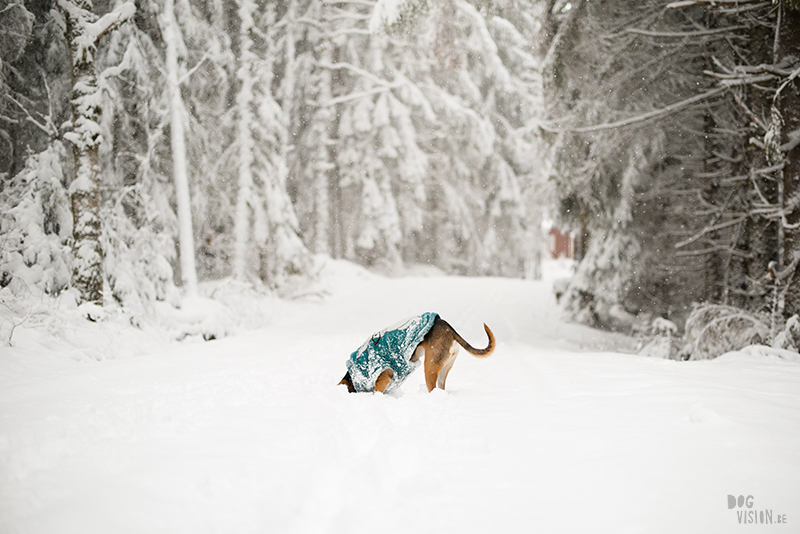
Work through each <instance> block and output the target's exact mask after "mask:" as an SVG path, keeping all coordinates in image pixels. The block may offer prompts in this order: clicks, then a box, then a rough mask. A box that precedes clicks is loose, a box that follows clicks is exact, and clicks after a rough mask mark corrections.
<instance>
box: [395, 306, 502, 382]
mask: <svg viewBox="0 0 800 534" xmlns="http://www.w3.org/2000/svg"><path fill="white" fill-rule="evenodd" d="M483 329H484V330H485V331H486V335H487V336H488V337H489V344H488V345H487V346H486V348H483V349H476V348H475V347H473V346H472V345H470V344H469V343H467V341H466V340H465V339H464V338H463V337H461V336H460V335H459V334H458V332H456V331H455V329H454V328H453V327H452V326H450V325H449V324H448V323H447V321H445V320H444V319H442V318H441V317H436V320H435V321H434V323H433V328H431V330H430V332H428V334H427V335H426V336H425V339H423V340H422V343H420V344H419V346H418V347H417V350H416V352H415V353H414V356H413V357H412V358H411V359H412V360H414V361H416V360H418V359H419V358H421V357H424V358H425V384H426V385H427V386H428V391H433V388H435V387H439V388H441V389H444V386H445V382H446V381H447V374H448V373H449V372H450V369H452V368H453V364H454V363H455V361H456V357H457V356H458V345H461V346H462V347H464V350H466V351H467V352H469V353H470V354H472V355H473V356H476V357H478V358H485V357H487V356H489V355H490V354H491V353H492V352H494V347H495V339H494V334H493V333H492V331H491V330H490V329H489V327H488V326H486V324H484V325H483Z"/></svg>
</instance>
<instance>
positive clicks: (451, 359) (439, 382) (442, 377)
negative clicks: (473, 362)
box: [436, 343, 458, 389]
mask: <svg viewBox="0 0 800 534" xmlns="http://www.w3.org/2000/svg"><path fill="white" fill-rule="evenodd" d="M457 356H458V344H457V343H453V346H452V347H450V354H449V355H448V357H447V361H446V362H444V365H442V369H441V370H440V371H439V376H438V377H437V378H436V387H438V388H440V389H444V383H445V382H446V381H447V374H448V373H449V372H450V369H452V368H453V364H454V363H456V357H457Z"/></svg>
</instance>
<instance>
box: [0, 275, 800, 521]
mask: <svg viewBox="0 0 800 534" xmlns="http://www.w3.org/2000/svg"><path fill="white" fill-rule="evenodd" d="M240 304H241V305H240V306H239V307H238V308H237V307H236V299H235V298H232V297H229V298H228V307H227V308H225V309H223V308H220V307H217V308H210V307H208V306H207V305H208V303H207V302H206V303H205V304H203V303H202V302H198V303H197V304H196V306H197V309H196V310H195V311H197V312H198V313H199V314H200V315H203V314H205V315H206V322H210V323H225V324H230V323H234V324H242V322H243V321H242V320H239V321H238V322H237V321H236V320H232V319H231V318H230V314H231V313H234V314H235V313H240V314H241V313H244V314H246V315H248V319H247V321H244V322H245V323H246V324H248V325H250V326H254V323H255V325H257V324H258V323H263V324H261V325H260V327H259V328H257V329H255V330H251V331H242V330H241V329H239V330H236V329H235V328H228V327H225V328H227V329H228V330H229V331H231V332H238V333H235V334H234V335H231V336H230V337H226V338H224V339H218V340H215V341H210V342H203V341H200V340H199V339H200V337H199V335H197V336H189V337H188V338H186V339H185V340H184V341H183V342H181V343H178V342H175V341H169V339H170V336H169V335H168V331H169V330H170V325H171V324H172V323H171V322H170V321H179V320H180V317H177V318H176V317H174V316H168V315H166V314H164V315H163V317H164V320H163V321H162V324H158V325H147V324H143V325H141V326H142V328H139V329H137V328H133V327H131V326H127V325H125V324H124V323H123V322H122V321H120V320H114V318H113V317H109V318H106V319H105V320H101V321H100V322H98V323H85V322H84V323H70V322H64V321H61V322H58V321H55V320H50V321H49V322H48V321H44V320H39V321H38V322H37V321H36V320H35V314H34V315H33V319H31V320H29V321H28V322H27V323H23V324H22V325H20V326H18V327H17V328H16V329H15V331H14V337H13V338H12V339H13V344H14V347H13V348H8V347H3V348H0V532H3V533H17V532H19V533H23V532H24V533H56V532H57V533H59V534H68V533H81V534H88V533H126V532H131V533H161V532H164V533H170V534H176V533H181V532H186V533H202V532H224V533H228V532H245V533H251V532H252V533H265V532H289V533H291V532H302V533H305V532H309V533H321V532H365V531H368V530H369V531H376V532H398V533H400V532H458V533H468V532H481V533H485V532H548V533H553V532H575V533H603V532H608V533H623V532H643V533H644V532H647V533H650V532H655V533H662V532H663V533H675V532H683V533H686V532H697V533H713V532H738V531H742V532H798V529H799V528H800V527H799V526H798V525H800V453H799V452H798V451H800V364H798V363H794V362H791V361H786V360H783V359H781V358H778V357H775V356H770V355H758V354H757V351H755V352H752V353H744V352H740V353H731V354H727V355H725V356H722V357H720V358H718V359H716V360H711V361H699V362H675V361H669V360H662V359H657V358H648V357H644V356H637V355H633V354H630V353H627V352H629V351H631V350H632V348H633V342H632V340H630V339H627V338H624V337H620V336H614V335H609V334H604V333H600V332H596V331H593V330H590V329H587V328H583V327H579V326H576V325H570V324H567V323H564V322H562V321H561V320H560V318H559V313H558V311H557V308H556V306H555V302H554V299H553V297H552V295H551V291H550V286H549V283H548V282H547V281H544V282H531V281H521V280H509V279H470V278H457V277H442V276H417V277H405V278H384V277H380V276H377V275H373V274H369V273H367V272H366V271H363V270H361V269H358V268H355V267H353V266H351V265H349V264H346V263H342V262H329V263H328V264H327V267H326V269H325V270H324V271H323V273H322V275H321V280H320V282H319V285H318V287H317V288H316V289H314V290H312V291H309V293H308V295H307V296H306V297H304V298H301V299H298V300H278V299H274V298H270V297H264V298H263V299H261V300H260V301H259V302H257V303H254V302H253V301H252V300H242V301H241V303H240ZM65 307H66V308H67V311H68V312H69V310H70V309H71V308H70V306H69V305H68V304H65ZM209 309H211V312H209V311H208V310H209ZM225 310H227V311H225ZM231 310H233V312H232V311H231ZM424 311H436V312H439V313H440V314H441V315H442V317H444V318H445V319H446V320H447V321H448V322H449V323H450V324H452V325H453V326H454V327H455V328H456V329H457V330H458V331H459V332H460V333H461V334H462V335H463V336H464V337H465V338H466V339H467V340H468V341H470V342H471V343H473V345H476V346H483V345H484V344H485V339H486V338H485V334H484V333H483V328H482V323H483V322H486V323H487V324H488V325H489V326H490V327H491V328H492V329H493V331H494V333H495V335H496V337H497V340H498V347H497V349H496V351H495V354H494V355H493V356H491V357H490V358H488V359H485V360H479V359H476V358H473V357H471V356H469V355H468V354H466V353H465V352H464V351H462V352H461V354H460V356H459V359H458V361H457V362H456V365H455V366H454V368H453V370H452V372H451V373H450V375H449V378H448V382H447V385H448V391H447V392H442V391H438V390H437V391H434V393H432V394H428V393H427V391H426V390H425V388H424V385H423V382H424V378H423V376H422V375H423V373H422V372H421V371H420V372H417V373H416V374H414V375H412V377H411V378H410V379H409V380H408V381H407V382H406V383H405V384H404V385H403V386H402V387H401V388H400V390H399V391H398V392H396V393H395V394H393V395H387V396H382V395H377V396H373V395H370V394H352V395H351V394H348V393H347V392H346V390H345V388H344V387H336V386H335V384H336V382H338V380H339V379H341V377H342V375H343V374H344V371H345V365H344V364H345V360H346V358H347V356H348V355H349V354H350V353H351V352H352V351H353V350H355V349H356V348H358V346H359V345H360V344H361V343H362V342H363V340H364V339H366V337H368V336H369V335H370V334H371V333H372V332H373V331H377V330H380V329H382V328H384V327H386V326H388V325H391V324H393V323H395V322H397V320H398V319H401V318H403V317H407V316H410V315H414V314H417V313H421V312H424ZM76 313H77V312H76ZM183 313H184V314H186V315H191V313H192V310H186V309H185V310H183ZM209 313H210V314H211V315H210V317H211V320H209V319H208V317H209ZM184 318H185V317H184ZM101 319H102V318H101ZM248 321H249V322H248ZM211 326H213V324H212V325H211ZM728 495H733V496H734V497H738V496H739V495H743V496H744V497H747V496H752V499H750V500H749V502H750V503H751V504H752V506H753V507H752V508H747V505H746V504H745V505H744V507H743V508H738V507H735V508H734V509H729V508H728ZM743 511H747V512H750V511H756V512H762V511H764V512H767V511H768V512H769V514H771V516H772V521H773V524H771V525H760V524H747V525H741V524H739V520H738V516H737V513H739V512H743ZM784 516H785V519H786V520H787V521H788V524H777V521H778V520H779V519H781V520H782V519H783V517H784ZM754 517H756V518H757V519H758V518H759V517H760V514H759V513H756V514H755V515H754ZM765 517H768V515H765Z"/></svg>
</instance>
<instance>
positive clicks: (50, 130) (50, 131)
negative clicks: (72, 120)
mask: <svg viewBox="0 0 800 534" xmlns="http://www.w3.org/2000/svg"><path fill="white" fill-rule="evenodd" d="M48 93H49V90H48ZM5 97H6V98H7V99H8V100H10V101H11V102H12V103H14V104H16V105H17V107H18V108H19V109H20V110H21V111H22V112H23V113H24V114H25V117H26V119H27V121H28V122H30V123H31V124H33V125H34V126H36V127H37V128H39V129H40V130H41V131H42V132H44V133H45V134H46V135H47V136H48V137H58V128H57V127H56V125H55V124H54V123H53V114H52V106H51V113H50V114H49V115H47V116H46V117H45V116H44V115H42V114H41V113H39V112H36V114H37V115H39V116H40V117H41V118H42V119H43V120H44V122H39V121H38V120H36V119H35V118H33V116H32V115H31V114H30V112H29V111H28V109H27V108H26V107H25V106H23V105H22V104H21V103H20V102H19V101H18V100H17V99H15V98H14V97H13V96H11V95H8V94H7V95H5ZM8 120H9V122H11V119H8ZM14 122H15V123H18V122H19V121H14Z"/></svg>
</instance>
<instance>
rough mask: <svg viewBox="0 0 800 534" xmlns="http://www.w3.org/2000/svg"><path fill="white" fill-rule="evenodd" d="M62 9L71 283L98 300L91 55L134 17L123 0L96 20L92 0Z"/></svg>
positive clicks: (96, 103)
mask: <svg viewBox="0 0 800 534" xmlns="http://www.w3.org/2000/svg"><path fill="white" fill-rule="evenodd" d="M58 7H59V9H61V11H62V12H63V13H64V19H65V21H66V30H67V31H66V37H67V41H68V42H69V51H70V68H71V74H72V115H73V119H72V120H73V124H72V126H73V129H72V132H70V133H69V134H67V135H66V136H65V138H66V139H67V140H68V141H69V142H71V143H72V147H73V148H72V150H73V154H74V157H75V179H74V180H73V182H72V184H71V185H70V188H69V193H70V200H71V203H72V217H73V231H72V234H73V238H74V243H73V245H72V249H73V256H74V258H73V270H72V285H73V287H75V288H77V289H78V291H79V292H80V298H81V300H82V301H84V302H93V303H96V304H100V305H102V303H103V247H102V244H101V242H100V237H101V233H102V221H101V219H100V205H101V196H100V181H101V176H100V168H99V159H98V148H99V147H100V142H101V140H102V136H101V134H100V125H99V123H98V121H99V119H100V113H101V109H100V90H99V88H98V84H97V75H96V72H95V63H94V58H95V56H96V52H97V42H98V41H99V39H100V38H101V37H102V36H103V35H105V34H106V33H107V32H109V31H111V30H113V29H114V28H116V27H117V26H118V25H119V24H121V23H123V22H125V21H126V20H128V19H129V18H130V17H132V16H133V14H134V12H135V8H134V6H133V4H132V3H125V4H123V5H121V6H119V7H118V8H117V9H115V10H114V11H113V12H111V13H109V14H107V15H105V16H104V17H102V18H100V19H99V20H98V18H97V16H96V15H95V14H94V13H93V12H92V3H91V0H58Z"/></svg>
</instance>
